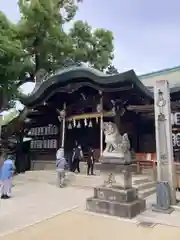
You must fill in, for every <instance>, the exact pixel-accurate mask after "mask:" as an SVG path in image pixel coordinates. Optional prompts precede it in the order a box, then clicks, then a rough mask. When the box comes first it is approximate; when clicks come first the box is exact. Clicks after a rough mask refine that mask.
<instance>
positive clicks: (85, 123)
mask: <svg viewBox="0 0 180 240" xmlns="http://www.w3.org/2000/svg"><path fill="white" fill-rule="evenodd" d="M87 125H88V123H87V119H86V118H85V119H84V126H85V127H86V126H87Z"/></svg>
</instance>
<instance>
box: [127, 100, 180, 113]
mask: <svg viewBox="0 0 180 240" xmlns="http://www.w3.org/2000/svg"><path fill="white" fill-rule="evenodd" d="M126 109H127V110H129V111H134V112H154V104H148V105H129V106H127V107H126ZM171 110H172V111H176V110H180V102H171Z"/></svg>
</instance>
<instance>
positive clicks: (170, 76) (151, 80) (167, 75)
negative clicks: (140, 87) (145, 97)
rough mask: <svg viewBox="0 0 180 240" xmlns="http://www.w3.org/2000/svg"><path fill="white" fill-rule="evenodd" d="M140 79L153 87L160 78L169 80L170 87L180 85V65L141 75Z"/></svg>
mask: <svg viewBox="0 0 180 240" xmlns="http://www.w3.org/2000/svg"><path fill="white" fill-rule="evenodd" d="M139 79H140V80H141V81H142V83H143V84H144V85H145V86H147V87H153V86H154V85H155V82H156V81H158V80H168V81H169V84H170V87H174V86H180V67H178V68H175V69H170V70H169V71H168V70H164V71H159V72H157V73H152V74H146V75H142V76H139Z"/></svg>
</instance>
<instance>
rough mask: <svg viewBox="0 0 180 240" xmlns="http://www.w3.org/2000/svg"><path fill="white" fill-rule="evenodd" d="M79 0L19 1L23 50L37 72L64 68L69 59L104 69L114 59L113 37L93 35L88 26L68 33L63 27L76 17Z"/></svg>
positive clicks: (82, 24) (102, 32)
mask: <svg viewBox="0 0 180 240" xmlns="http://www.w3.org/2000/svg"><path fill="white" fill-rule="evenodd" d="M79 2H80V1H76V0H62V1H58V0H51V1H49V0H26V1H24V0H19V7H20V11H21V21H20V23H19V32H20V37H21V40H22V42H23V43H24V48H25V49H26V50H27V51H28V52H29V53H30V54H34V57H35V59H34V60H35V66H36V67H35V68H36V69H35V71H37V70H38V69H40V68H43V69H46V70H47V71H49V70H53V69H56V68H57V67H60V66H61V65H63V63H64V62H65V60H66V59H72V60H74V61H75V62H84V63H87V64H88V65H89V66H92V67H95V68H97V69H100V70H103V69H105V68H106V67H107V66H108V65H109V64H110V63H111V60H112V59H113V35H112V32H110V31H106V30H104V29H96V30H95V31H92V29H91V27H90V26H89V25H88V23H86V22H83V21H77V22H75V23H74V24H73V25H72V27H71V28H70V30H69V32H65V30H64V24H66V23H67V22H70V21H71V20H72V19H73V17H74V16H75V14H76V11H77V9H78V3H79Z"/></svg>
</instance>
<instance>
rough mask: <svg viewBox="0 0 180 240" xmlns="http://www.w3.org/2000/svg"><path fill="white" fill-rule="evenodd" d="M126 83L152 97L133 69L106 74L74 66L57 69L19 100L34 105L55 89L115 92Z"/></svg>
mask: <svg viewBox="0 0 180 240" xmlns="http://www.w3.org/2000/svg"><path fill="white" fill-rule="evenodd" d="M126 84H132V85H133V86H134V87H136V89H138V90H139V92H140V93H141V94H142V96H143V97H147V98H149V99H153V93H152V92H151V91H150V90H149V89H148V88H147V87H145V86H144V84H143V83H142V82H141V81H140V80H139V78H138V77H137V75H136V74H135V72H134V71H133V70H130V71H127V72H123V73H120V74H116V75H107V74H104V73H103V72H101V71H99V70H96V69H93V68H89V67H85V66H76V67H70V68H65V69H63V70H60V71H57V72H56V73H55V74H54V75H53V76H50V77H49V78H48V79H47V80H46V81H44V82H42V83H41V84H40V85H39V86H38V87H36V88H35V90H34V91H33V92H32V93H31V94H30V95H28V96H25V95H22V96H21V102H22V103H23V104H24V105H26V106H34V105H36V104H39V103H40V102H42V101H45V100H46V99H47V98H48V97H49V96H51V95H52V93H54V92H56V91H57V89H58V91H59V92H64V91H67V92H69V91H72V92H73V91H75V90H77V89H79V88H80V87H83V86H90V87H92V88H95V89H97V90H102V91H104V92H117V91H118V90H120V88H121V87H122V85H126Z"/></svg>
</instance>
